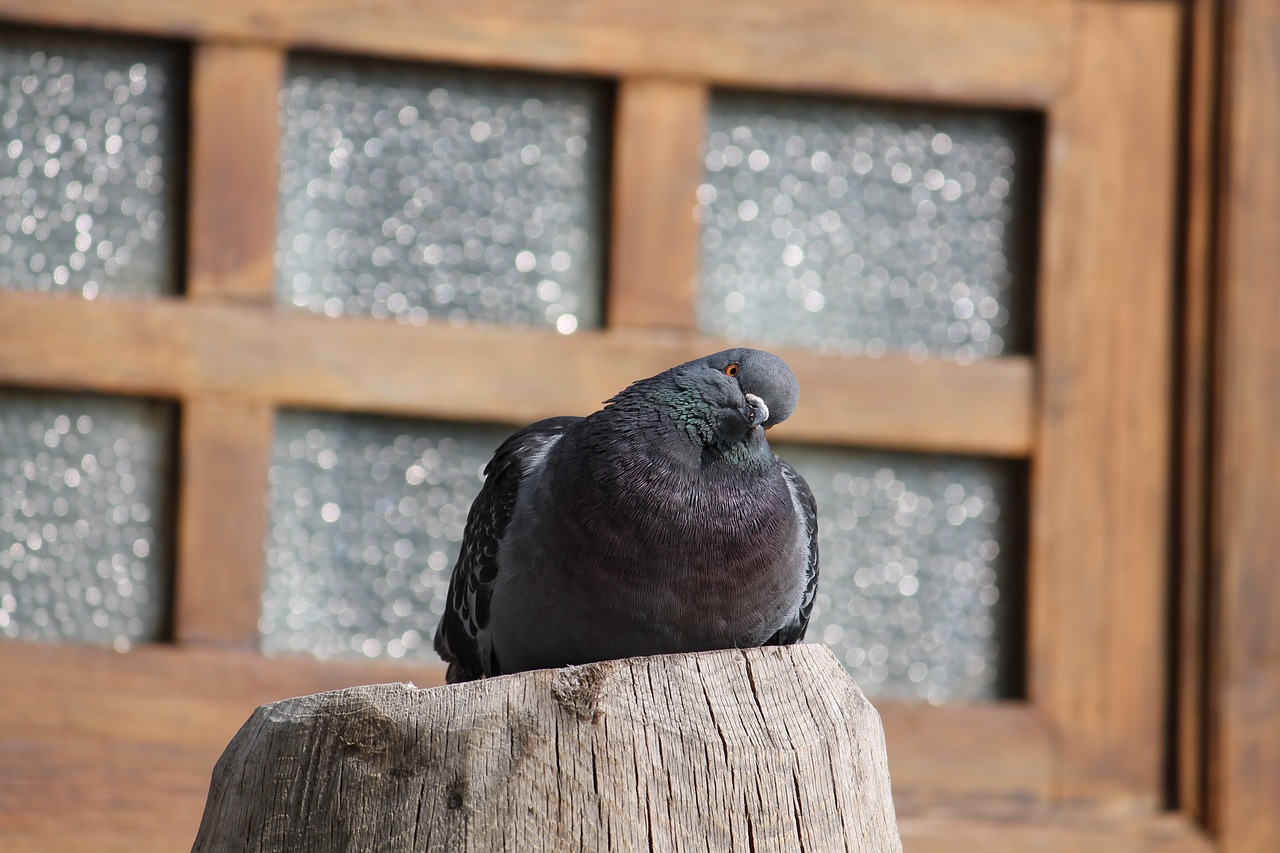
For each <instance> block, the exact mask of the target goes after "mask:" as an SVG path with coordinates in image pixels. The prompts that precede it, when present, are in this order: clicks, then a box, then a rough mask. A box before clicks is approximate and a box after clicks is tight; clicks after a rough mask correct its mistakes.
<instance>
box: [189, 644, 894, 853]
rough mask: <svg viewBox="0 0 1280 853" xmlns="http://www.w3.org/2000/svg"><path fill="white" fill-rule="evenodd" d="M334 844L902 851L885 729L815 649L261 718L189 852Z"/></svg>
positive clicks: (541, 675)
mask: <svg viewBox="0 0 1280 853" xmlns="http://www.w3.org/2000/svg"><path fill="white" fill-rule="evenodd" d="M246 840H247V846H246ZM335 845H336V846H338V847H342V848H345V849H352V850H374V849H392V848H399V849H415V850H436V849H440V850H443V849H448V850H457V851H464V850H465V851H498V850H511V851H516V850H570V849H580V850H598V851H611V850H628V851H629V850H642V849H643V850H689V849H695V848H696V849H708V850H745V849H748V848H750V849H751V850H757V851H774V850H776V851H787V852H788V853H790V851H793V850H829V851H837V850H845V851H868V853H892V851H900V850H901V849H902V843H901V841H900V840H899V839H898V831H897V826H896V823H895V820H894V812H893V798H892V796H891V794H890V791H889V769H888V766H887V764H886V761H885V747H884V732H883V730H882V729H881V727H880V718H879V717H878V716H877V714H876V712H875V709H874V708H873V707H872V706H871V703H870V702H868V701H867V699H866V697H865V696H863V695H862V691H860V690H859V689H858V687H857V685H856V684H854V683H853V680H852V679H851V678H849V675H848V673H846V672H845V670H844V668H843V667H842V666H841V665H840V663H839V662H838V661H837V660H836V659H835V656H834V655H833V654H831V652H830V651H829V650H828V649H826V648H825V647H822V646H785V647H768V648H758V649H744V650H737V649H731V650H728V651H718V652H703V653H700V654H692V655H664V656H659V657H648V658H632V659H629V660H621V661H604V662H602V663H593V664H587V665H585V666H575V667H567V668H565V669H559V670H540V671H533V672H525V673H519V674H517V675H511V676H505V677H501V678H491V679H484V680H481V681H476V682H470V683H467V684H455V685H449V686H447V687H439V688H435V689H432V690H420V689H417V688H414V687H411V686H407V685H396V684H391V685H374V686H370V687H357V688H350V689H347V690H340V691H335V692H330V693H322V694H317V695H313V696H304V697H300V698H297V699H290V700H286V701H284V702H277V703H275V704H273V705H270V706H267V707H264V708H259V709H258V710H257V711H256V712H255V713H254V715H253V717H252V718H250V720H249V721H248V722H246V723H245V724H244V726H243V727H242V728H241V729H240V731H239V733H238V734H237V735H236V736H235V738H234V739H233V740H232V741H231V743H230V745H229V746H228V747H227V749H226V751H225V752H224V753H223V754H222V757H221V758H220V759H219V760H218V764H217V768H216V769H215V770H214V775H213V784H212V785H211V787H210V790H209V800H208V804H207V806H206V808H205V812H204V818H203V820H202V821H201V825H200V833H199V835H198V836H197V838H196V843H195V846H194V847H193V850H196V851H220V850H227V849H232V848H234V849H247V850H252V851H299V853H304V851H328V850H333V849H334V847H335Z"/></svg>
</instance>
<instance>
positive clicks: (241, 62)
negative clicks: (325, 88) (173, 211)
mask: <svg viewBox="0 0 1280 853" xmlns="http://www.w3.org/2000/svg"><path fill="white" fill-rule="evenodd" d="M283 76H284V54H283V53H282V52H281V51H280V50H279V49H277V48H272V47H262V46H258V45H243V44H220V43H207V44H197V45H196V46H195V51H194V56H193V60H192V73H191V77H192V82H191V88H192V94H191V134H192V139H191V180H190V199H191V201H190V221H189V225H190V236H189V239H188V252H187V257H188V269H187V295H188V297H189V298H191V299H200V300H214V301H228V300H234V301H244V302H251V303H258V304H263V305H266V304H270V302H271V300H272V291H273V288H274V285H275V262H274V258H275V249H276V208H277V205H278V202H279V174H278V172H279V166H278V163H279V159H280V114H279V112H280V111H279V106H278V101H279V95H280V85H281V82H282V79H283Z"/></svg>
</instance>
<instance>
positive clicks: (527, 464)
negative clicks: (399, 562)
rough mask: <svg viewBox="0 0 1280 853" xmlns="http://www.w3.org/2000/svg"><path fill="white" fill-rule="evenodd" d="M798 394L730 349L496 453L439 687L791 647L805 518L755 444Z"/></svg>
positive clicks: (786, 479)
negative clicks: (594, 664)
mask: <svg viewBox="0 0 1280 853" xmlns="http://www.w3.org/2000/svg"><path fill="white" fill-rule="evenodd" d="M798 396H799V388H798V386H797V384H796V380H795V376H794V375H793V374H792V372H791V369H790V368H789V367H787V365H786V363H785V362H783V361H782V359H780V358H778V357H777V356H774V355H772V354H770V353H766V352H761V351H760V350H753V349H731V350H725V351H724V352H719V353H715V354H714V355H709V356H707V357H705V358H701V359H698V360H696V361H691V362H688V363H687V364H682V365H679V366H678V367H674V368H672V369H670V370H668V371H666V372H664V373H660V374H658V375H657V376H653V377H650V378H649V379H643V380H640V381H639V382H636V383H634V384H632V385H631V386H630V387H628V388H627V389H626V390H624V391H622V392H621V393H619V394H618V395H617V396H615V397H614V398H613V399H611V400H609V401H608V403H606V405H605V406H604V408H602V409H601V410H600V411H598V412H596V413H595V414H592V415H588V416H587V417H585V418H577V417H561V418H550V419H548V420H544V421H539V422H538V423H535V424H532V425H531V426H528V427H525V428H524V429H522V430H520V431H519V432H517V433H515V434H514V435H512V436H511V437H510V438H508V439H507V440H506V441H505V442H504V443H503V444H502V446H500V447H499V448H498V450H497V452H496V453H495V454H494V456H493V459H492V460H491V461H490V462H489V465H488V466H487V467H486V469H485V473H486V475H487V478H486V480H485V483H484V486H483V488H482V489H481V490H480V495H479V496H478V497H477V498H476V500H475V503H474V504H472V507H471V512H470V514H469V515H468V517H467V526H466V533H465V535H464V537H463V542H462V553H461V554H460V556H459V558H458V563H457V565H456V566H455V567H454V570H453V578H452V580H451V581H450V584H449V605H448V607H447V609H446V611H445V614H444V617H443V618H442V619H441V621H440V626H439V628H437V630H436V636H435V648H436V651H437V652H438V653H439V654H440V656H441V657H442V658H443V659H444V660H446V661H448V663H449V673H448V679H449V681H450V682H455V681H467V680H470V679H474V678H479V677H482V676H490V675H501V674H504V673H510V672H520V671H522V670H527V669H538V668H542V667H553V666H563V665H566V664H574V663H586V662H590V661H596V660H608V659H612V658H620V657H630V656H634V655H650V654H664V653H671V652H684V651H700V650H704V649H713V648H731V647H747V646H760V645H783V644H788V643H795V642H799V641H800V640H801V639H803V637H804V632H805V628H806V627H807V626H808V622H809V613H810V611H811V610H812V608H813V599H814V594H815V592H816V590H817V585H818V541H817V535H818V531H817V509H816V507H815V504H814V499H813V493H812V492H811V491H810V490H809V486H808V484H806V483H805V481H804V479H803V478H802V477H801V476H800V474H799V473H798V472H796V470H795V469H794V468H792V467H791V466H790V465H788V464H787V463H786V462H784V461H782V460H781V459H779V458H778V457H777V456H776V455H775V454H774V453H773V451H772V450H771V449H770V447H769V444H768V442H767V441H766V439H765V430H766V429H768V428H769V427H771V426H773V425H775V424H777V423H780V422H781V421H784V420H786V419H787V418H788V417H789V416H790V415H791V413H792V411H794V409H795V406H796V401H797V398H798Z"/></svg>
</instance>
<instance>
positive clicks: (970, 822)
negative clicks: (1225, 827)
mask: <svg viewBox="0 0 1280 853" xmlns="http://www.w3.org/2000/svg"><path fill="white" fill-rule="evenodd" d="M898 829H899V830H900V831H901V833H902V845H903V847H904V848H905V849H906V850H909V851H910V853H1028V851H1035V853H1081V851H1089V850H1097V851H1106V853H1212V851H1213V850H1214V849H1215V847H1214V845H1213V843H1212V841H1210V840H1209V839H1208V838H1206V837H1205V836H1204V834H1203V833H1201V832H1200V831H1199V830H1198V829H1197V828H1196V827H1195V826H1194V825H1193V824H1191V823H1190V822H1189V821H1187V820H1186V819H1185V818H1182V817H1180V816H1176V815H1160V816H1155V817H1140V818H1130V819H1111V820H1108V819H1105V818H1099V817H1098V816H1097V815H1087V814H1061V815H1056V816H1052V817H1044V816H1041V817H1035V816H1031V817H1025V816H1024V817H1021V818H1017V819H1011V820H984V819H974V818H969V817H949V816H948V817H919V818H917V817H907V818H905V819H900V820H899V821H898Z"/></svg>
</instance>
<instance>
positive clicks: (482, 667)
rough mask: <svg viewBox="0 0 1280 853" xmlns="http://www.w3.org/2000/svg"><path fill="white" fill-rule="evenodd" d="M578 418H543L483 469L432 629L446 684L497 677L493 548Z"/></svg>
mask: <svg viewBox="0 0 1280 853" xmlns="http://www.w3.org/2000/svg"><path fill="white" fill-rule="evenodd" d="M580 420H581V418H573V417H562V418H548V419H547V420H544V421H538V422H537V423H535V424H531V425H529V426H527V427H525V428H524V429H522V430H520V431H519V432H517V433H515V434H514V435H512V436H511V437H510V438H508V439H507V440H506V441H504V442H503V443H502V445H501V446H500V447H499V448H498V449H497V451H495V452H494V454H493V459H491V460H489V464H488V465H486V466H485V469H484V473H485V481H484V485H483V486H482V487H481V489H480V495H479V496H478V497H477V498H476V500H475V502H474V503H473V504H472V505H471V511H470V512H469V513H468V515H467V527H466V531H465V533H464V534H463V537H462V551H461V553H460V554H459V555H458V562H457V564H456V565H454V567H453V576H452V578H450V580H449V600H448V602H447V604H446V606H445V612H444V616H443V617H442V618H441V619H440V625H439V627H438V628H436V637H435V649H436V652H437V653H438V654H439V655H440V657H441V658H443V659H444V660H445V661H447V662H448V663H449V671H448V675H447V676H446V678H447V680H448V681H449V683H451V684H452V683H454V682H457V681H471V680H473V679H476V678H480V677H482V676H489V675H500V674H501V672H502V669H501V666H500V664H499V662H498V660H497V658H496V656H495V655H494V653H493V647H492V645H491V643H490V642H489V635H488V631H487V628H488V625H489V600H490V599H491V598H492V596H493V585H494V582H495V581H496V580H497V577H498V571H499V568H500V567H499V565H498V547H499V545H500V544H501V542H502V538H503V536H504V534H505V533H506V530H507V525H508V524H510V523H511V517H512V515H513V514H514V513H515V509H516V500H517V498H518V497H519V495H520V487H521V484H523V483H524V482H525V481H526V480H527V479H528V478H529V477H530V476H536V473H537V471H539V470H541V467H542V464H543V461H544V460H545V459H546V455H547V453H548V452H550V450H551V447H552V446H553V445H554V444H555V443H556V442H557V441H559V439H560V437H561V435H562V434H563V433H564V431H565V429H566V428H567V427H569V426H570V425H572V424H574V423H576V422H578V421H580Z"/></svg>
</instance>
